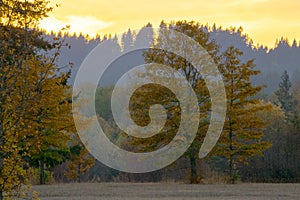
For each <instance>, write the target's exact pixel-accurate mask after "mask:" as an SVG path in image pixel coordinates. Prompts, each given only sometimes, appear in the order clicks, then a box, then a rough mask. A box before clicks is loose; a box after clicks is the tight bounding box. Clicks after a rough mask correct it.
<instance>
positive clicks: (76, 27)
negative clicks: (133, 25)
mask: <svg viewBox="0 0 300 200" xmlns="http://www.w3.org/2000/svg"><path fill="white" fill-rule="evenodd" d="M111 24H112V23H111V22H105V21H101V20H99V19H97V18H95V17H93V16H75V15H74V16H73V15H72V16H66V17H64V18H63V19H57V18H55V17H54V16H50V17H48V18H46V19H44V20H43V21H41V23H40V25H41V27H42V28H43V29H45V30H46V31H52V30H53V31H56V32H57V31H60V30H62V29H63V28H64V27H66V26H70V28H69V30H68V32H70V33H74V32H76V33H79V32H82V33H83V34H89V35H90V36H95V35H96V34H97V33H99V32H100V31H101V30H102V29H105V28H107V27H109V26H110V25H111Z"/></svg>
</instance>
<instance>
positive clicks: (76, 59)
mask: <svg viewBox="0 0 300 200" xmlns="http://www.w3.org/2000/svg"><path fill="white" fill-rule="evenodd" d="M147 26H150V25H149V24H148V25H147ZM203 29H205V31H207V32H209V33H210V36H211V39H213V40H215V41H216V42H217V43H218V44H219V45H220V49H221V51H223V50H224V49H226V48H227V47H229V46H235V47H236V48H238V49H240V50H241V51H243V52H244V55H243V56H242V60H243V61H246V60H249V59H254V60H255V64H256V66H257V69H259V70H260V71H261V74H260V75H258V76H257V77H255V78H253V80H252V81H253V83H254V84H264V85H266V88H265V89H264V91H263V92H264V93H266V94H270V93H272V92H274V91H275V90H276V89H277V87H278V84H279V81H280V76H281V74H282V73H283V71H284V70H287V71H288V73H289V75H290V77H291V80H292V82H293V83H295V82H296V81H300V44H299V43H297V42H296V41H293V43H292V44H290V43H289V42H288V40H287V39H284V38H281V39H280V40H278V41H276V45H275V48H274V49H268V48H267V47H264V46H259V45H254V44H253V42H252V40H251V38H250V37H249V36H247V35H245V34H243V31H242V29H241V28H239V29H235V28H231V29H227V30H223V29H222V28H216V27H215V25H214V26H212V27H207V26H203ZM142 30H143V29H142ZM49 37H51V35H50V36H49ZM61 37H62V38H63V39H64V40H65V42H66V43H68V44H69V45H70V46H71V48H70V49H68V48H63V49H62V50H61V54H60V57H59V62H58V64H59V65H60V66H64V65H66V64H68V63H69V62H71V63H73V66H74V67H73V68H72V76H71V78H70V81H69V82H70V84H73V82H74V79H75V76H76V73H77V71H78V69H79V67H80V65H81V63H82V61H83V60H84V58H85V57H86V56H87V55H88V54H89V52H90V51H91V50H92V49H93V48H95V47H96V46H97V45H98V44H100V43H101V42H102V41H104V40H110V42H111V45H112V47H113V48H114V50H115V51H121V50H122V49H125V50H128V49H130V46H131V45H132V43H134V42H141V41H139V33H137V34H136V33H133V32H131V31H130V30H129V31H128V32H127V33H124V35H123V39H122V41H121V45H119V43H118V40H117V39H116V38H115V37H111V36H108V37H107V36H105V37H103V38H102V39H100V37H97V38H94V39H87V38H86V37H84V36H82V35H79V36H76V35H73V36H68V35H63V36H61ZM135 38H136V39H135ZM107 53H110V52H107ZM104 54H105V53H104ZM104 56H105V55H104ZM142 63H143V58H142V52H141V51H140V52H131V53H130V54H129V55H128V56H126V57H125V58H122V60H117V61H116V62H114V63H112V65H111V67H113V68H115V67H120V66H122V69H123V70H120V73H119V74H116V73H115V72H116V70H111V71H108V72H107V74H106V76H107V79H106V80H103V83H105V84H112V83H114V82H115V81H116V80H117V79H118V78H119V77H120V75H122V74H121V73H122V72H125V71H127V70H129V69H130V68H131V67H134V66H136V65H138V64H142ZM87 78H88V77H87Z"/></svg>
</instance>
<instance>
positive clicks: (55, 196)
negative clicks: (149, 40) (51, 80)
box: [33, 183, 300, 200]
mask: <svg viewBox="0 0 300 200" xmlns="http://www.w3.org/2000/svg"><path fill="white" fill-rule="evenodd" d="M33 189H34V190H36V191H38V192H39V196H40V198H41V200H71V199H72V200H79V199H83V200H96V199H97V200H98V199H100V200H102V199H103V200H106V199H107V200H150V199H151V200H154V199H159V200H160V199H161V200H182V199H187V200H196V199H197V200H198V199H201V200H299V199H300V184H237V185H188V184H176V183H171V184H169V183H168V184H166V183H82V184H59V185H45V186H33Z"/></svg>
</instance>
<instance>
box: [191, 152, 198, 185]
mask: <svg viewBox="0 0 300 200" xmlns="http://www.w3.org/2000/svg"><path fill="white" fill-rule="evenodd" d="M190 165H191V176H190V183H191V184H197V183H198V180H197V179H198V175H197V166H196V157H195V154H193V153H191V154H190Z"/></svg>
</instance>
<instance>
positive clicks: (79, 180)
mask: <svg viewBox="0 0 300 200" xmlns="http://www.w3.org/2000/svg"><path fill="white" fill-rule="evenodd" d="M80 171H81V169H80V164H79V165H78V177H77V178H78V183H80V182H81V179H80Z"/></svg>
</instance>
